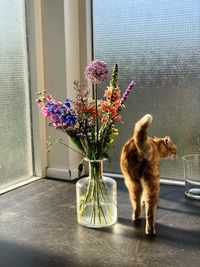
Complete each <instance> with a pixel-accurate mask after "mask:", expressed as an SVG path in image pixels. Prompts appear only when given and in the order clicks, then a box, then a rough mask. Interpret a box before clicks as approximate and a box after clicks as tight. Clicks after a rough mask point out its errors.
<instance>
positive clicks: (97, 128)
mask: <svg viewBox="0 0 200 267" xmlns="http://www.w3.org/2000/svg"><path fill="white" fill-rule="evenodd" d="M97 101H98V96H97V84H95V108H96V135H97V136H96V154H97V153H98V143H99V137H98V135H99V122H98V103H97Z"/></svg>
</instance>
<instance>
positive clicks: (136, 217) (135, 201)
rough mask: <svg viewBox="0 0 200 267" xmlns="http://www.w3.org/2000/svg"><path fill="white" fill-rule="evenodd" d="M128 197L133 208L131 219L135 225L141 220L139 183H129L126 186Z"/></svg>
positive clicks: (140, 187) (140, 189)
mask: <svg viewBox="0 0 200 267" xmlns="http://www.w3.org/2000/svg"><path fill="white" fill-rule="evenodd" d="M127 187H128V191H129V196H130V200H131V204H132V208H133V214H132V219H133V222H134V223H135V224H138V223H139V222H140V220H141V218H140V215H141V197H142V186H141V184H140V183H139V182H137V181H134V182H129V183H128V185H127Z"/></svg>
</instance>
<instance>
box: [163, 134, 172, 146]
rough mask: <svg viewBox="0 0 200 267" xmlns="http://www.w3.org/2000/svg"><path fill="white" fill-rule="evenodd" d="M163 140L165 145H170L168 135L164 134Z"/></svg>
mask: <svg viewBox="0 0 200 267" xmlns="http://www.w3.org/2000/svg"><path fill="white" fill-rule="evenodd" d="M163 142H164V144H165V145H170V144H171V143H172V141H171V138H170V137H169V136H165V137H164V140H163Z"/></svg>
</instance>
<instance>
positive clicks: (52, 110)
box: [47, 102, 54, 113]
mask: <svg viewBox="0 0 200 267" xmlns="http://www.w3.org/2000/svg"><path fill="white" fill-rule="evenodd" d="M47 106H48V108H49V112H51V113H54V104H53V103H51V102H49V103H48V104H47Z"/></svg>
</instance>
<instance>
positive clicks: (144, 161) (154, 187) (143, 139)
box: [120, 114, 176, 235]
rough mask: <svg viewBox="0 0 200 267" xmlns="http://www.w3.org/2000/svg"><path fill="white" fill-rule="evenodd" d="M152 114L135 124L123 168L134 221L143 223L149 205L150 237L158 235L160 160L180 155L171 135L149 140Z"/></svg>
mask: <svg viewBox="0 0 200 267" xmlns="http://www.w3.org/2000/svg"><path fill="white" fill-rule="evenodd" d="M152 119H153V118H152V115H150V114H146V115H145V116H144V117H143V118H142V119H140V120H139V121H138V122H137V123H136V124H135V129H134V134H133V137H132V138H130V139H129V140H128V141H127V142H126V143H125V144H124V146H123V149H122V153H121V159H120V166H121V170H122V173H123V175H124V178H125V184H126V186H127V188H128V191H129V196H130V200H131V203H132V207H133V215H132V218H133V221H134V222H135V223H138V222H139V221H140V214H141V204H145V213H146V229H145V233H146V234H147V235H155V211H156V207H157V202H158V197H159V191H160V163H159V162H160V159H162V158H168V157H174V156H176V146H175V144H173V143H172V141H171V139H170V137H169V136H166V137H164V138H157V137H153V138H151V137H148V136H147V130H148V128H149V126H150V125H151V123H152Z"/></svg>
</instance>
